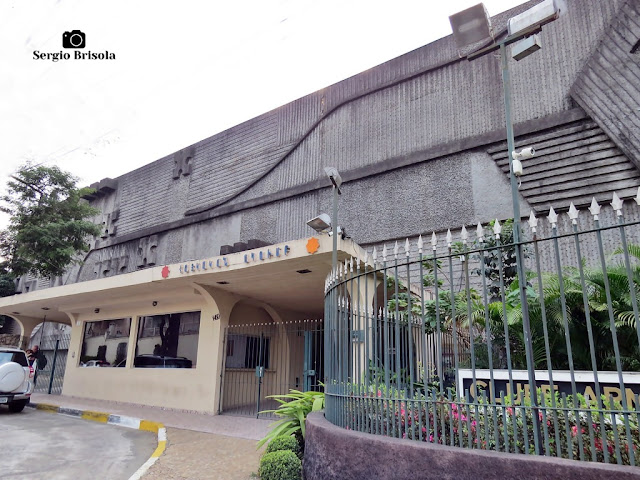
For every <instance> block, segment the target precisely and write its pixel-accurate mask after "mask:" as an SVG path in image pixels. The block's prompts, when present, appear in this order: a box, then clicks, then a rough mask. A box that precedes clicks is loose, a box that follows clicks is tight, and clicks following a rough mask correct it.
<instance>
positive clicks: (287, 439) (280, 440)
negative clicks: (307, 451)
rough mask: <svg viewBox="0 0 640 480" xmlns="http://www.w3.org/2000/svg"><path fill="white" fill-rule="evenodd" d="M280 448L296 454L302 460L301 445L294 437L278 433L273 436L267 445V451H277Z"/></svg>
mask: <svg viewBox="0 0 640 480" xmlns="http://www.w3.org/2000/svg"><path fill="white" fill-rule="evenodd" d="M281 450H288V451H290V452H293V453H295V454H296V456H297V457H298V458H299V459H300V460H302V447H301V445H300V443H299V442H298V440H297V439H296V438H295V437H292V436H287V435H280V436H279V437H276V438H274V439H273V440H271V442H269V445H267V453H271V452H279V451H281Z"/></svg>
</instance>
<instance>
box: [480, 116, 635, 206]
mask: <svg viewBox="0 0 640 480" xmlns="http://www.w3.org/2000/svg"><path fill="white" fill-rule="evenodd" d="M525 146H526V147H534V148H535V150H536V153H535V156H534V157H533V158H532V159H528V160H523V161H522V165H523V167H524V175H523V176H522V177H521V181H522V185H521V186H520V193H521V194H522V195H523V196H524V197H525V198H526V199H527V200H528V202H529V203H530V204H531V206H532V207H533V208H534V209H535V210H536V211H539V212H541V211H548V210H549V208H550V207H551V206H553V207H554V208H555V209H565V208H569V204H570V203H571V202H573V203H574V204H575V205H576V206H580V205H588V204H589V203H590V202H591V199H592V197H594V196H595V197H596V198H597V199H598V200H606V199H610V198H611V195H612V194H613V192H614V191H615V192H617V193H618V194H619V195H621V196H629V195H634V194H635V192H636V191H637V188H638V186H640V172H639V171H638V169H637V168H636V167H635V165H634V164H633V163H631V162H630V161H629V160H628V159H627V158H626V157H625V156H624V154H623V153H622V151H621V150H620V149H619V148H618V147H617V146H616V144H615V143H614V142H612V141H611V139H610V138H609V136H608V135H607V134H605V133H604V132H603V130H602V129H601V128H600V127H599V126H598V125H597V124H596V123H594V122H593V121H591V120H588V119H587V120H581V121H578V122H574V123H571V124H569V125H566V126H562V127H559V128H555V129H553V130H551V131H549V132H544V133H540V134H535V135H529V136H526V137H521V138H518V139H517V141H516V147H517V148H518V149H519V148H522V147H525ZM488 151H489V153H490V154H491V155H492V157H493V159H494V160H495V161H496V163H497V165H498V166H499V167H500V168H501V169H502V172H503V173H504V174H505V175H506V176H508V175H509V161H508V158H507V149H506V143H503V144H502V145H500V146H496V147H492V148H490V149H489V150H488Z"/></svg>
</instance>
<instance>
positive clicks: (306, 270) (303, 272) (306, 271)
mask: <svg viewBox="0 0 640 480" xmlns="http://www.w3.org/2000/svg"><path fill="white" fill-rule="evenodd" d="M296 272H297V273H300V274H302V275H304V274H305V273H311V270H309V269H308V268H305V269H303V270H296Z"/></svg>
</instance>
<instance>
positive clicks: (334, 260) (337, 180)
mask: <svg viewBox="0 0 640 480" xmlns="http://www.w3.org/2000/svg"><path fill="white" fill-rule="evenodd" d="M324 171H325V173H326V174H327V176H328V177H329V180H331V183H332V184H333V212H332V215H331V229H332V230H333V251H332V252H331V269H332V271H335V270H336V267H337V266H338V195H341V194H342V191H341V190H340V185H342V177H341V176H340V174H339V173H338V170H337V169H336V168H335V167H326V168H325V169H324Z"/></svg>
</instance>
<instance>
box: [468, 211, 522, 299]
mask: <svg viewBox="0 0 640 480" xmlns="http://www.w3.org/2000/svg"><path fill="white" fill-rule="evenodd" d="M494 225H495V220H493V221H491V222H489V225H488V227H487V228H489V229H493V226H494ZM500 245H502V247H501V248H498V246H500ZM475 246H476V247H478V248H483V249H485V250H484V254H483V255H482V258H481V257H480V255H476V256H474V260H478V261H482V262H483V263H484V276H485V277H486V279H487V288H488V290H489V295H490V296H491V299H492V300H498V299H500V271H502V279H503V282H504V285H505V286H506V287H508V286H509V285H510V284H511V282H513V281H514V280H516V279H517V278H518V269H517V263H516V248H515V246H514V245H513V220H512V219H508V220H505V221H504V223H502V232H501V233H500V240H499V241H498V240H496V238H495V236H493V235H488V236H487V237H486V238H485V239H484V242H483V244H482V245H480V244H479V243H477V242H476V245H475ZM524 256H525V258H527V257H528V255H527V253H526V252H525V255H524ZM472 273H473V274H475V275H478V276H482V274H483V270H482V268H476V269H474V270H472Z"/></svg>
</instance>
